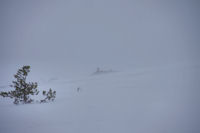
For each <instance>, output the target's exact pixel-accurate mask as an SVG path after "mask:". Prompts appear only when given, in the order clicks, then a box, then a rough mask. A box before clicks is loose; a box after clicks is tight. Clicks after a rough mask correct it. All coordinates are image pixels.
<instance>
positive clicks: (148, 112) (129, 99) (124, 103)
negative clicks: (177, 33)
mask: <svg viewBox="0 0 200 133" xmlns="http://www.w3.org/2000/svg"><path fill="white" fill-rule="evenodd" d="M199 68H200V67H199V66H198V65H171V66H165V67H156V68H153V67H152V68H146V69H135V70H126V71H120V72H113V73H107V74H101V75H92V76H91V75H90V76H88V75H85V77H79V78H78V77H77V79H74V80H71V81H67V80H65V79H63V80H56V81H54V82H49V83H48V86H52V88H54V89H56V91H57V99H56V101H55V102H53V103H47V104H29V105H19V106H15V105H13V104H12V103H11V101H9V100H8V99H2V98H1V102H0V104H1V105H0V123H1V125H0V132H1V133H45V132H48V133H55V132H57V133H199V132H200V127H199V123H200V118H199V116H200V115H199V111H200V110H199V109H200V108H199V100H200V98H199V94H200V93H199V92H200V91H199V88H198V87H199V84H200V83H199V74H200V69H199ZM46 86H47V84H45V83H43V84H41V86H40V88H43V87H46ZM77 87H79V88H80V91H79V92H78V91H77ZM2 131H3V132H2Z"/></svg>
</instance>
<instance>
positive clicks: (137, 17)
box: [0, 0, 200, 70]
mask: <svg viewBox="0 0 200 133" xmlns="http://www.w3.org/2000/svg"><path fill="white" fill-rule="evenodd" d="M199 7H200V1H199V0H137V1H136V0H135V1H134V0H1V1H0V61H1V65H0V66H1V67H2V68H5V67H6V68H13V67H16V68H18V66H21V65H25V64H30V65H32V64H37V65H38V66H40V65H41V66H42V65H45V64H48V65H49V66H48V67H51V65H55V64H57V65H59V66H63V67H66V66H77V65H78V66H82V65H85V64H87V65H93V66H100V67H101V66H107V65H108V66H110V65H115V66H117V65H124V66H148V65H150V66H152V65H160V64H170V63H176V62H184V61H198V59H199V49H200V46H199V45H200V44H199V42H200V28H199V27H200V26H199V24H200V17H199V13H200V8H199ZM60 68H62V67H60ZM2 70H4V69H2Z"/></svg>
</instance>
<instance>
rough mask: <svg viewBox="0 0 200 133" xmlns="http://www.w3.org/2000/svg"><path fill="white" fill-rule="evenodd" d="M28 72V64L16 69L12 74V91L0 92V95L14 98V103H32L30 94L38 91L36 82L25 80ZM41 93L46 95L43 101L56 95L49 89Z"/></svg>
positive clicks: (50, 99) (35, 93)
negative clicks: (15, 72) (13, 79)
mask: <svg viewBox="0 0 200 133" xmlns="http://www.w3.org/2000/svg"><path fill="white" fill-rule="evenodd" d="M29 72H30V66H23V67H22V68H21V69H19V70H18V72H17V74H15V75H14V78H15V79H16V80H15V81H13V82H12V83H13V84H12V85H11V87H14V88H15V90H14V91H9V92H0V96H2V97H9V98H14V104H19V103H23V104H27V103H32V102H33V101H34V100H33V99H31V97H30V96H31V95H38V93H39V91H38V90H37V86H38V85H37V83H36V82H35V83H33V82H28V83H27V82H26V77H27V76H28V73H29ZM43 95H45V96H46V98H45V99H44V100H45V101H47V100H48V101H53V100H54V99H55V96H56V92H55V91H54V92H52V90H51V89H50V90H49V92H48V93H47V94H46V93H45V94H44V92H43Z"/></svg>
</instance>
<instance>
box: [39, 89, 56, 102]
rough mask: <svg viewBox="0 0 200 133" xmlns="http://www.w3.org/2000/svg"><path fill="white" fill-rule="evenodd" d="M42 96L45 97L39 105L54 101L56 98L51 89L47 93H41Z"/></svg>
mask: <svg viewBox="0 0 200 133" xmlns="http://www.w3.org/2000/svg"><path fill="white" fill-rule="evenodd" d="M42 94H43V96H45V98H44V99H43V100H41V101H40V102H41V103H44V102H50V101H54V99H55V98H56V91H52V90H51V88H50V89H49V91H48V92H46V91H43V92H42Z"/></svg>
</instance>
